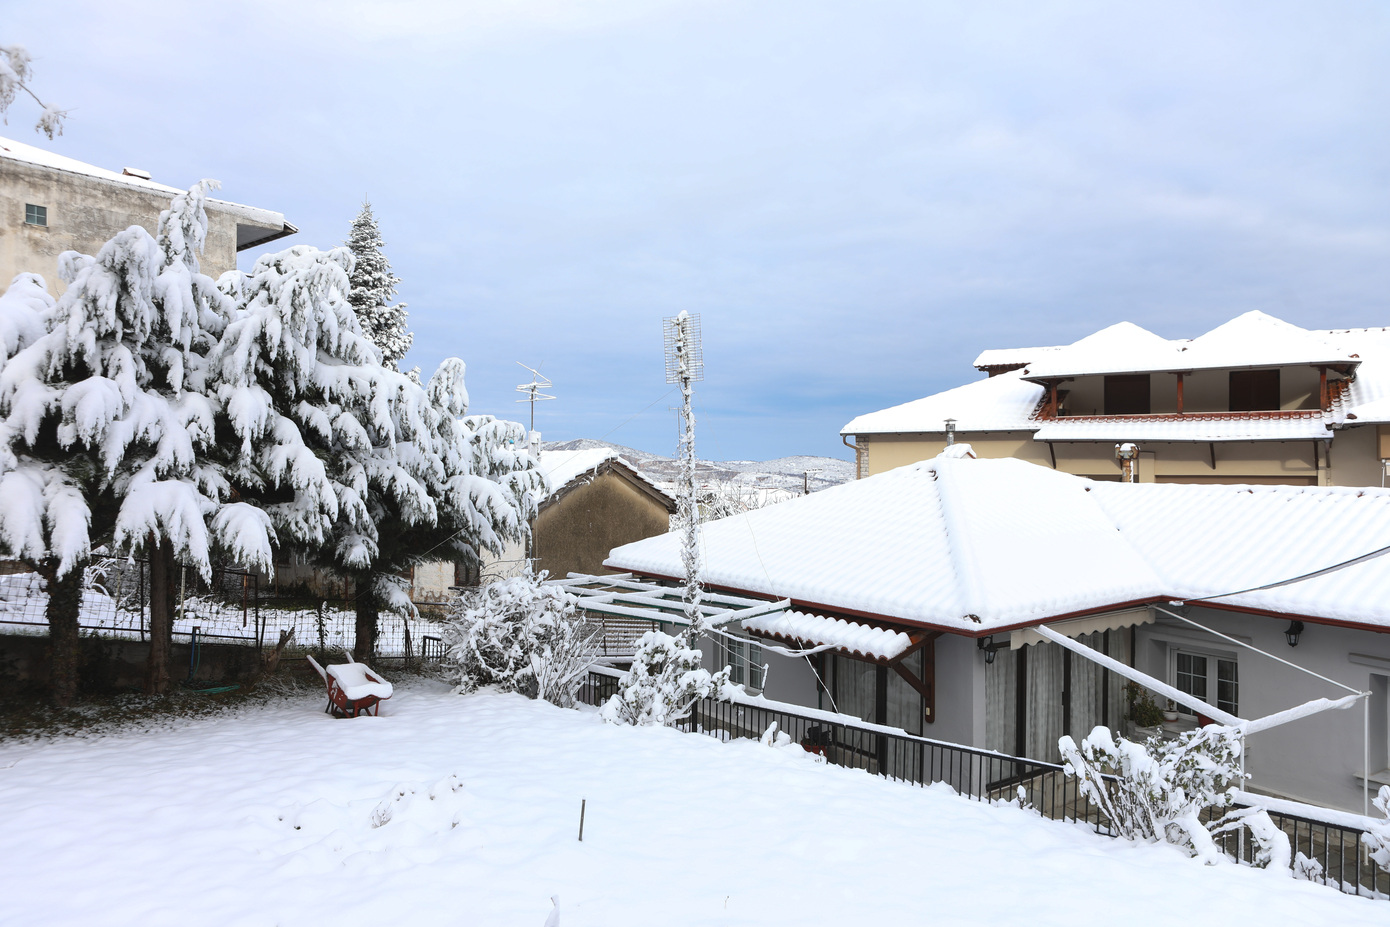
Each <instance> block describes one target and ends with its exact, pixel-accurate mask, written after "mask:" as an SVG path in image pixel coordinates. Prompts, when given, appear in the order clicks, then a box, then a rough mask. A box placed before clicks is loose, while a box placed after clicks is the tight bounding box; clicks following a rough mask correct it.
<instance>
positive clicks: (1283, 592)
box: [605, 456, 1390, 635]
mask: <svg viewBox="0 0 1390 927" xmlns="http://www.w3.org/2000/svg"><path fill="white" fill-rule="evenodd" d="M1387 541H1390V490H1384V489H1355V488H1339V487H1305V486H1230V485H1209V486H1208V485H1190V484H1127V483H1105V482H1092V481H1090V480H1086V479H1083V478H1081V477H1076V476H1071V475H1069V474H1066V473H1060V472H1057V471H1054V470H1050V469H1048V468H1046V467H1041V466H1037V465H1035V464H1031V463H1027V462H1025V461H1021V460H1014V459H994V460H975V459H972V458H970V457H968V456H962V457H955V458H950V459H946V458H940V457H938V458H935V459H932V460H928V461H923V462H921V463H917V464H911V465H909V466H906V467H901V468H899V469H896V470H891V471H888V472H887V473H882V474H879V475H877V476H872V477H869V478H867V479H863V480H859V481H857V482H854V483H849V484H845V485H843V486H837V487H834V488H831V489H827V490H824V491H823V492H820V493H816V494H814V495H811V496H805V497H802V498H799V499H793V500H790V501H788V502H784V503H782V504H781V505H777V506H773V507H771V508H767V509H759V510H758V511H755V512H750V513H748V514H747V515H740V516H737V517H734V518H727V519H722V520H720V521H716V522H713V523H710V524H708V525H706V526H705V527H704V529H703V533H702V558H703V570H702V575H703V578H704V581H705V582H706V583H708V584H709V585H711V586H714V587H719V588H724V589H728V590H732V591H736V592H741V593H756V594H762V595H769V596H779V597H786V598H789V599H791V600H792V604H793V606H794V607H797V608H800V609H805V610H811V611H824V612H827V613H832V614H838V615H847V616H851V617H855V616H864V617H871V618H875V619H879V620H886V621H890V622H895V623H897V622H901V623H903V624H905V625H909V626H911V625H924V626H927V627H933V628H938V629H941V630H947V631H957V632H965V633H971V634H976V635H979V634H985V633H990V632H991V631H994V630H1000V629H1004V628H1010V627H1020V626H1025V625H1030V624H1039V623H1043V622H1045V621H1052V620H1056V619H1058V618H1061V617H1071V616H1077V615H1082V614H1092V613H1098V612H1103V611H1112V610H1116V609H1118V608H1122V607H1132V606H1133V605H1135V604H1137V603H1144V602H1152V601H1167V600H1169V599H1193V598H1199V597H1207V596H1222V598H1220V599H1218V600H1216V601H1217V603H1218V604H1225V605H1230V606H1237V607H1242V608H1251V609H1258V610H1265V611H1272V612H1278V613H1283V614H1290V615H1297V616H1300V617H1312V618H1324V619H1331V620H1338V621H1345V622H1349V623H1353V624H1359V625H1364V626H1368V627H1375V628H1390V556H1387V557H1380V558H1376V559H1372V560H1369V561H1367V562H1365V563H1361V564H1358V565H1356V566H1353V567H1350V568H1348V569H1344V570H1341V571H1339V572H1336V573H1333V574H1330V575H1328V576H1325V577H1320V578H1318V579H1314V580H1310V581H1307V582H1301V583H1296V584H1293V585H1287V586H1280V587H1277V588H1274V589H1267V590H1262V591H1259V592H1245V593H1241V594H1238V595H1223V594H1226V593H1230V592H1231V591H1232V590H1242V589H1247V588H1251V587H1255V586H1261V585H1265V584H1267V583H1271V582H1275V581H1279V580H1283V579H1288V578H1290V577H1293V576H1296V575H1300V574H1303V573H1307V572H1309V571H1312V570H1316V569H1320V568H1323V567H1326V566H1330V565H1333V564H1335V563H1338V562H1340V561H1342V560H1346V559H1349V558H1352V557H1356V556H1360V555H1362V554H1365V553H1367V552H1369V551H1372V550H1375V549H1377V548H1380V547H1382V546H1384V545H1385V544H1386V543H1387ZM1061 557H1065V560H1066V563H1068V564H1070V566H1069V567H1067V568H1065V569H1063V568H1060V567H1059V565H1058V562H1059V558H1061ZM605 565H606V566H609V567H611V568H617V569H626V570H633V571H635V572H638V573H645V574H647V575H652V576H664V577H675V576H678V575H680V572H681V566H680V539H679V538H678V537H676V536H675V535H664V536H659V537H654V538H648V539H646V540H643V541H638V542H636V543H633V544H628V545H625V546H623V547H619V548H616V549H615V550H613V552H612V553H611V554H610V556H609V558H608V561H607V562H606V564H605Z"/></svg>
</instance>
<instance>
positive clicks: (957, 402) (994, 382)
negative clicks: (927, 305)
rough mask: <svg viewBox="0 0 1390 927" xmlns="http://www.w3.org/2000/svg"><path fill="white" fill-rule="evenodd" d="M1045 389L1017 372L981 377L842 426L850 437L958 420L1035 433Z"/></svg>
mask: <svg viewBox="0 0 1390 927" xmlns="http://www.w3.org/2000/svg"><path fill="white" fill-rule="evenodd" d="M1043 392H1044V390H1043V388H1042V387H1041V386H1039V385H1037V384H1036V383H1028V382H1026V381H1024V380H1023V379H1022V378H1021V374H1020V373H1019V372H1018V371H1010V372H1009V373H1001V374H1000V375H999V376H997V377H990V378H989V379H987V380H976V381H975V382H973V383H967V384H965V385H964V386H957V387H956V388H955V389H948V390H946V392H944V393H937V394H936V395H934V396H927V397H926V398H925V399H916V400H913V401H912V402H905V403H903V404H902V405H900V406H893V407H892V408H891V409H883V410H881V411H878V412H870V413H869V414H867V415H861V416H859V417H858V418H856V419H854V420H853V421H852V422H850V423H849V424H848V425H846V426H845V427H844V428H841V429H840V433H841V434H845V435H872V434H901V433H910V432H927V433H931V432H937V433H940V432H943V431H945V430H946V426H945V424H944V423H945V421H946V419H948V418H952V419H955V421H956V429H957V430H958V431H1032V430H1034V429H1035V428H1037V423H1036V422H1034V421H1033V412H1034V411H1035V410H1036V409H1037V407H1038V403H1039V402H1041V401H1042V398H1043Z"/></svg>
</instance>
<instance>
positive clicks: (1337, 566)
mask: <svg viewBox="0 0 1390 927" xmlns="http://www.w3.org/2000/svg"><path fill="white" fill-rule="evenodd" d="M1386 554H1390V545H1386V546H1385V547H1381V548H1378V549H1377V550H1373V551H1371V552H1370V553H1369V554H1362V555H1361V556H1359V557H1353V558H1352V559H1350V560H1343V561H1342V562H1341V563H1334V564H1332V566H1329V567H1323V568H1322V569H1320V570H1314V571H1313V572H1311V573H1304V574H1302V575H1301V576H1295V577H1293V578H1291V579H1281V580H1279V581H1278V582H1275V583H1265V584H1264V585H1263V586H1251V587H1250V588H1249V589H1241V590H1238V591H1236V592H1220V593H1217V594H1216V595H1204V596H1201V597H1199V598H1195V599H1183V600H1182V601H1183V602H1207V601H1210V600H1211V599H1224V598H1226V597H1227V596H1233V595H1245V594H1246V593H1247V592H1262V591H1264V590H1265V589H1277V588H1279V587H1280V586H1291V585H1293V584H1294V583H1301V582H1303V581H1304V580H1308V579H1314V578H1316V577H1319V576H1326V575H1327V574H1329V573H1336V572H1337V571H1338V570H1345V569H1346V568H1347V567H1350V566H1356V564H1358V563H1365V562H1366V561H1367V560H1374V559H1375V558H1376V557H1383V556H1384V555H1386Z"/></svg>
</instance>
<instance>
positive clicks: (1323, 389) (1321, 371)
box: [1318, 367, 1327, 412]
mask: <svg viewBox="0 0 1390 927" xmlns="http://www.w3.org/2000/svg"><path fill="white" fill-rule="evenodd" d="M1318 408H1320V409H1322V410H1323V411H1324V412H1326V411H1327V368H1326V367H1319V368H1318Z"/></svg>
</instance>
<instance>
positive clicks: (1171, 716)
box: [1163, 711, 1178, 723]
mask: <svg viewBox="0 0 1390 927" xmlns="http://www.w3.org/2000/svg"><path fill="white" fill-rule="evenodd" d="M1163 720H1164V721H1168V722H1170V723H1171V722H1173V721H1176V720H1178V713H1177V712H1176V711H1165V712H1164V713H1163Z"/></svg>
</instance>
